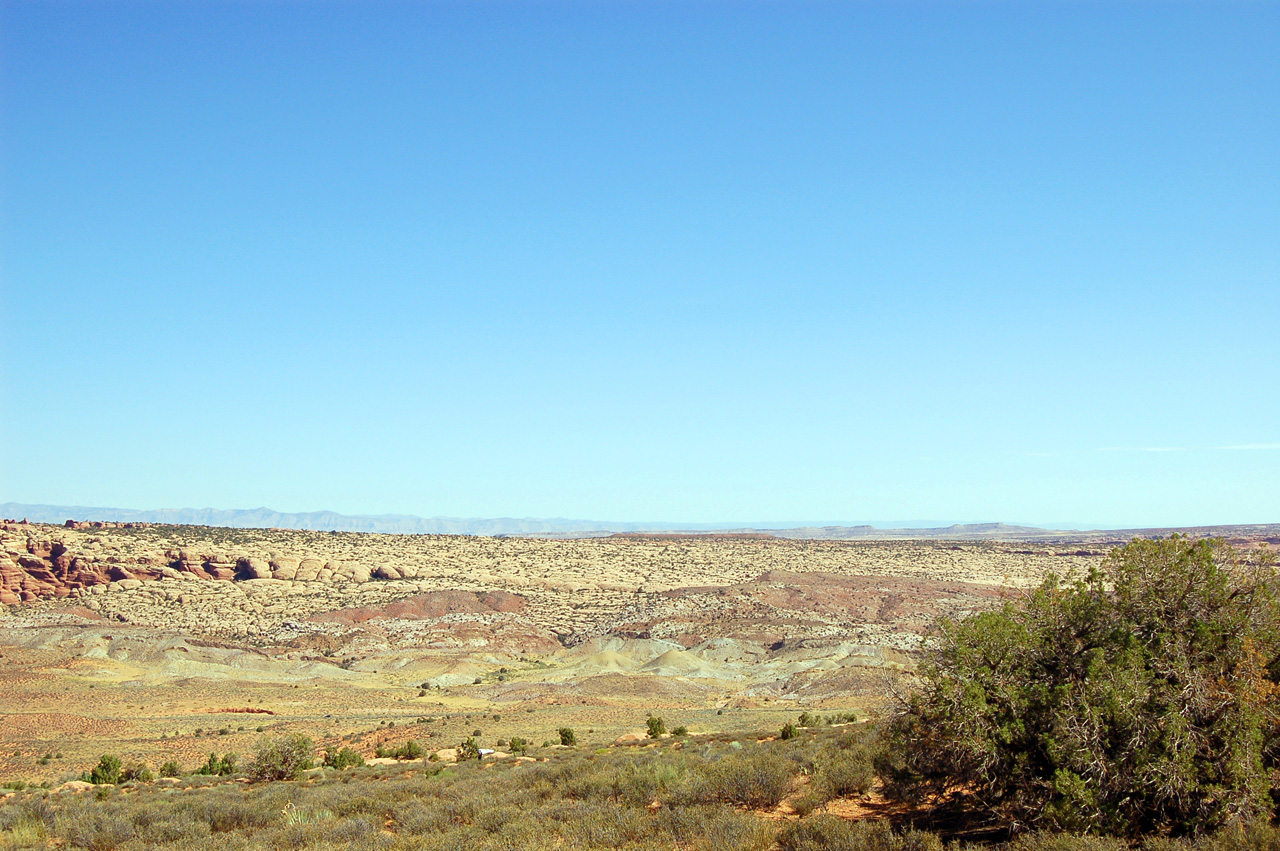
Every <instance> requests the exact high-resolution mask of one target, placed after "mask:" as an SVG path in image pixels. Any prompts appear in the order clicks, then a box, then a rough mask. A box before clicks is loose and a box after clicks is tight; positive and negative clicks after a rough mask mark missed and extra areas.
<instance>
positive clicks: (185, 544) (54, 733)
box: [0, 522, 1274, 783]
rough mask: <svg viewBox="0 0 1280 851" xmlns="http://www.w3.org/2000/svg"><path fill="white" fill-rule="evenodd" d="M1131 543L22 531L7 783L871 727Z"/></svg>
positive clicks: (9, 543)
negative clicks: (952, 627) (105, 757)
mask: <svg viewBox="0 0 1280 851" xmlns="http://www.w3.org/2000/svg"><path fill="white" fill-rule="evenodd" d="M1272 531H1274V530H1272ZM1122 538H1123V536H1119V537H1117V536H1114V535H1112V536H1107V535H1099V534H1081V535H1075V536H1070V535H1057V536H1052V537H1046V538H1044V539H1038V540H1037V539H1034V538H1028V537H1027V536H1022V537H1021V538H1019V539H1017V540H980V539H974V538H972V537H960V538H959V539H956V540H946V539H928V540H865V539H858V540H813V539H802V538H782V537H774V536H771V535H767V534H742V535H676V534H673V535H631V536H616V537H594V538H584V539H561V540H545V539H537V538H498V537H473V536H443V535H393V534H370V533H336V532H334V533H327V532H310V531H288V530H273V529H267V530H246V529H223V528H211V527H201V526H163V525H146V524H108V523H98V524H90V523H72V522H68V523H67V524H66V525H63V526H55V525H42V524H33V523H26V522H6V523H5V524H4V525H3V531H2V532H0V551H2V552H0V601H2V602H4V603H5V604H6V605H5V606H3V607H2V608H0V781H15V780H21V781H25V782H28V783H42V782H57V781H59V780H60V779H66V778H68V777H70V776H73V775H76V774H79V773H80V772H82V771H84V770H85V769H87V768H89V767H91V766H92V765H93V764H94V763H95V762H96V761H97V758H98V757H99V755H101V754H102V753H105V752H111V753H117V754H120V755H121V756H124V757H127V758H129V759H134V760H141V761H144V762H146V763H148V764H150V765H152V766H156V765H159V764H161V763H163V762H166V761H169V760H173V761H176V762H178V763H179V764H181V765H184V766H187V767H192V766H194V765H196V764H198V763H199V762H200V761H201V760H202V759H203V758H204V757H205V755H207V754H208V753H209V752H213V751H216V752H219V753H222V752H238V753H246V752H249V751H251V750H252V748H253V744H254V742H255V740H256V739H257V738H258V736H259V735H260V734H261V733H264V732H303V733H306V734H307V735H308V736H310V737H312V738H313V739H314V740H315V741H316V743H317V744H318V745H319V746H320V747H321V748H325V747H335V746H338V745H345V746H350V747H353V748H355V749H357V750H360V751H362V752H363V753H365V754H366V755H367V756H368V755H372V754H373V753H374V751H375V750H376V748H377V747H378V746H379V745H380V744H387V745H394V744H397V743H401V742H403V741H405V740H407V739H410V738H412V739H414V740H416V741H418V742H420V743H422V744H423V745H424V746H425V747H426V748H427V749H429V750H432V749H441V750H444V749H449V748H452V747H454V746H456V745H457V744H458V743H459V742H460V741H461V740H462V739H463V738H466V737H469V736H474V737H475V738H476V739H477V740H478V742H479V744H480V745H482V746H484V747H490V748H492V747H495V745H496V744H498V743H500V742H502V741H504V740H509V739H510V738H511V737H513V736H519V737H521V738H524V739H526V740H528V741H529V742H530V743H532V744H533V745H534V746H535V747H537V746H538V745H539V744H540V743H546V746H554V743H556V742H558V730H559V729H560V728H563V727H569V728H572V729H574V730H575V732H576V734H577V736H578V740H579V742H580V743H581V744H585V745H592V746H597V747H599V746H605V745H608V744H610V743H613V742H616V741H619V740H623V741H625V740H628V739H635V738H638V737H640V736H641V734H642V733H643V731H644V729H645V721H646V718H647V717H648V715H649V714H660V715H661V716H662V717H664V718H665V720H666V724H667V726H668V727H673V726H675V725H677V724H678V725H681V726H685V727H687V728H688V729H689V731H690V732H691V733H698V732H715V731H718V730H727V729H757V730H758V729H767V728H769V727H776V726H777V725H779V724H781V723H783V722H784V721H785V720H787V719H792V718H795V717H796V716H797V715H798V714H799V713H802V712H808V713H812V714H819V715H821V714H824V713H825V714H829V715H836V716H841V717H846V718H847V717H853V716H858V717H865V716H867V715H870V714H874V713H876V712H879V711H882V710H883V709H884V707H885V705H886V701H887V700H888V699H889V695H890V693H891V692H892V691H893V690H894V689H895V688H897V687H898V684H899V683H900V682H901V680H902V678H903V677H908V678H909V676H910V671H911V669H912V667H913V665H914V663H915V661H916V659H917V658H918V654H919V652H920V649H921V647H922V646H923V644H924V643H925V642H927V640H928V636H929V634H930V631H931V630H932V629H934V628H935V625H936V623H937V621H938V619H939V618H941V617H960V616H963V615H965V614H966V613H970V612H974V611H978V610H980V609H982V608H984V607H990V606H995V605H999V604H1000V602H1001V601H1002V600H1004V599H1008V598H1010V597H1011V596H1013V595H1017V594H1020V593H1022V592H1023V591H1024V590H1025V589H1026V588H1028V587H1029V586H1032V585H1034V584H1036V583H1038V582H1039V581H1041V579H1042V578H1043V577H1044V576H1045V575H1046V574H1047V573H1049V572H1051V571H1052V572H1056V573H1058V574H1076V573H1082V572H1084V571H1087V570H1088V569H1089V568H1090V567H1091V566H1094V565H1096V564H1098V563H1100V561H1101V560H1102V559H1103V558H1104V557H1105V555H1106V553H1107V551H1108V549H1109V547H1110V546H1111V545H1112V544H1114V543H1118V542H1119V541H1120V540H1122ZM1254 538H1256V535H1255V536H1254ZM1250 540H1253V539H1247V540H1244V541H1243V542H1244V543H1246V544H1247V543H1249V542H1250Z"/></svg>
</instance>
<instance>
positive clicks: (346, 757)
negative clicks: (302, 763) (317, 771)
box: [324, 747, 364, 771]
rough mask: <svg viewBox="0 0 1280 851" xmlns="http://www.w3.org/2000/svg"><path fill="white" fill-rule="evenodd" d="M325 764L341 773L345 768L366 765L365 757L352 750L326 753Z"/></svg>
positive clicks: (340, 749)
mask: <svg viewBox="0 0 1280 851" xmlns="http://www.w3.org/2000/svg"><path fill="white" fill-rule="evenodd" d="M324 764H325V765H327V766H329V767H330V768H336V769H338V770H339V771H341V770H342V769H344V768H351V767H353V766H358V765H364V757H363V756H361V755H360V754H358V753H356V752H355V751H353V750H352V749H351V748H345V747H344V748H339V749H338V750H336V751H335V750H329V751H326V752H325V755H324Z"/></svg>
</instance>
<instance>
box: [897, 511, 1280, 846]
mask: <svg viewBox="0 0 1280 851" xmlns="http://www.w3.org/2000/svg"><path fill="white" fill-rule="evenodd" d="M1272 562H1273V559H1272V557H1271V556H1270V554H1269V553H1267V552H1266V551H1265V550H1259V551H1250V552H1248V553H1237V552H1236V551H1234V550H1233V549H1232V548H1231V547H1229V546H1227V545H1226V544H1225V543H1223V542H1221V541H1216V540H1199V541H1193V540H1190V539H1188V538H1182V537H1179V536H1177V535H1175V536H1172V537H1171V538H1168V539H1165V540H1159V541H1149V540H1135V541H1132V542H1131V543H1129V544H1128V545H1126V546H1124V547H1122V548H1118V549H1116V550H1114V551H1113V552H1112V553H1111V555H1110V556H1109V558H1108V559H1107V560H1106V562H1105V563H1104V565H1103V567H1102V568H1101V569H1095V570H1092V571H1090V573H1089V574H1088V575H1087V576H1086V577H1084V578H1079V579H1075V580H1074V581H1066V580H1063V579H1060V578H1058V577H1055V576H1050V577H1048V578H1047V579H1046V580H1045V581H1044V583H1043V584H1042V585H1041V586H1040V587H1039V588H1038V589H1037V590H1035V591H1034V592H1033V593H1032V594H1031V595H1030V596H1029V597H1028V598H1026V599H1025V600H1023V601H1020V602H1017V603H1008V604H1006V605H1005V606H1004V608H1003V609H1001V610H999V611H994V612H985V613H982V614H978V615H974V616H971V617H968V618H965V619H964V620H961V621H959V622H952V621H944V622H943V624H942V626H941V636H940V643H939V646H938V648H937V650H936V651H935V652H934V653H933V655H932V657H931V658H930V659H929V660H928V662H927V663H926V664H924V665H923V666H922V667H921V671H920V673H921V678H922V682H923V688H922V690H921V691H920V692H919V693H918V694H916V695H914V696H913V697H912V698H911V699H910V701H909V702H908V703H907V704H906V705H905V706H904V707H903V709H902V712H901V713H900V715H899V716H898V717H897V718H896V719H895V720H894V722H893V724H892V738H893V744H892V747H891V748H890V749H889V752H888V755H887V757H886V759H885V766H884V767H885V770H886V773H887V774H888V776H889V779H890V780H891V781H892V782H891V783H890V786H889V791H890V792H891V793H892V794H895V795H896V796H898V797H900V798H903V799H907V800H919V799H921V798H925V797H935V796H940V797H941V798H943V799H947V798H949V799H951V800H953V801H955V802H957V803H959V804H961V805H965V806H968V807H971V808H973V809H975V810H981V811H984V812H985V814H987V815H989V816H994V817H995V818H997V819H998V820H1000V821H1002V822H1003V823H1005V824H1040V825H1045V826H1047V827H1056V828H1059V829H1066V830H1080V831H1085V830H1088V831H1089V832H1093V833H1103V834H1112V835H1120V836H1135V835H1138V834H1140V833H1144V832H1151V831H1159V832H1171V833H1175V834H1178V833H1201V832H1204V831H1208V830H1212V829H1214V828H1215V827H1217V826H1218V825H1221V824H1224V823H1226V822H1227V821H1228V820H1235V819H1240V818H1243V819H1245V820H1249V819H1250V817H1265V818H1270V817H1271V815H1272V813H1273V810H1274V802H1273V801H1272V799H1271V796H1270V789H1271V783H1270V777H1269V774H1270V772H1271V771H1274V770H1276V769H1277V768H1280V724H1277V723H1276V722H1275V721H1274V720H1273V719H1275V718H1276V717H1278V716H1280V688H1278V687H1277V681H1280V600H1277V590H1278V586H1280V582H1277V576H1276V573H1275V570H1274V566H1273V564H1272Z"/></svg>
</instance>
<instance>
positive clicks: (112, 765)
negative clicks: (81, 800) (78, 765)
mask: <svg viewBox="0 0 1280 851" xmlns="http://www.w3.org/2000/svg"><path fill="white" fill-rule="evenodd" d="M123 770H124V763H122V762H121V761H120V757H118V756H114V755H112V754H103V755H102V758H101V759H99V760H98V764H97V765H95V766H94V767H93V770H92V771H86V772H85V773H84V774H83V775H81V779H82V780H84V781H85V782H86V783H93V784H113V785H114V784H116V783H119V782H120V779H121V777H120V775H121V773H122V771H123Z"/></svg>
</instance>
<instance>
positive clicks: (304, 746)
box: [249, 733, 315, 780]
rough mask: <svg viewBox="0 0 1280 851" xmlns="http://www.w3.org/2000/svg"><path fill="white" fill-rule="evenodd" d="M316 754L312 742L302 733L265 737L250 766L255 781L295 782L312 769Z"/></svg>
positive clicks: (260, 742)
mask: <svg viewBox="0 0 1280 851" xmlns="http://www.w3.org/2000/svg"><path fill="white" fill-rule="evenodd" d="M314 754H315V750H314V747H313V746H312V744H311V740H310V739H308V738H307V737H306V736H304V735H302V734H301V733H292V734H290V735H285V736H273V737H270V738H268V737H264V738H262V739H261V740H260V741H259V742H258V750H257V753H255V754H254V758H253V763H252V764H251V765H250V766H249V775H250V776H251V777H253V779H255V780H293V779H295V778H296V777H297V776H298V774H300V773H301V772H303V771H306V770H307V769H308V768H310V767H311V764H312V758H313V756H314Z"/></svg>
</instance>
